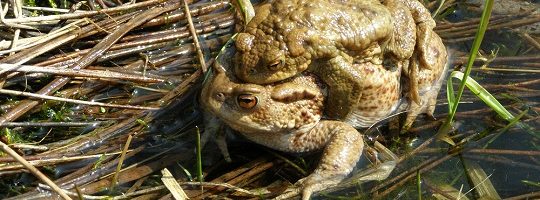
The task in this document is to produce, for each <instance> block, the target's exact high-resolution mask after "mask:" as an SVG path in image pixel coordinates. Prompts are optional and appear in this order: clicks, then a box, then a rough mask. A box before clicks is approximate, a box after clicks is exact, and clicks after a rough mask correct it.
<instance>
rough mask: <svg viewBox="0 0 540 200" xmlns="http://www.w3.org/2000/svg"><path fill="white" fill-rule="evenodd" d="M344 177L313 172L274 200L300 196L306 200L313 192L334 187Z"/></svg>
mask: <svg viewBox="0 0 540 200" xmlns="http://www.w3.org/2000/svg"><path fill="white" fill-rule="evenodd" d="M346 176H347V175H346V174H319V173H317V172H313V174H311V175H309V176H308V177H306V178H303V179H300V180H299V181H298V182H296V183H295V184H294V186H293V187H292V188H289V189H287V190H286V191H285V192H284V193H283V194H281V195H279V196H277V197H276V198H274V199H276V200H280V199H290V198H292V197H295V196H297V195H300V194H301V195H302V200H308V199H309V198H310V197H311V195H312V194H313V193H314V192H317V191H321V190H324V189H326V188H329V187H332V186H335V185H337V184H338V183H339V182H341V180H343V179H344V178H345V177H346Z"/></svg>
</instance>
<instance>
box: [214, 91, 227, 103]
mask: <svg viewBox="0 0 540 200" xmlns="http://www.w3.org/2000/svg"><path fill="white" fill-rule="evenodd" d="M216 99H217V100H218V101H225V95H224V94H223V93H221V92H219V93H217V94H216Z"/></svg>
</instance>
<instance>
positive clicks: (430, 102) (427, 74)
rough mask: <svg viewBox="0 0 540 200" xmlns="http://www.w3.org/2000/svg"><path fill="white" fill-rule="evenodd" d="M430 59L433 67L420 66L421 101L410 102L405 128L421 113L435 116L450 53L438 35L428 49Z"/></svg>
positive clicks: (416, 60) (429, 61) (428, 61)
mask: <svg viewBox="0 0 540 200" xmlns="http://www.w3.org/2000/svg"><path fill="white" fill-rule="evenodd" d="M427 50H428V51H429V55H430V56H429V57H430V59H428V60H427V63H428V64H429V65H430V68H431V69H427V68H420V69H419V71H418V78H417V81H418V82H417V83H418V89H419V91H420V94H421V95H420V102H419V104H417V103H415V102H409V108H408V110H409V111H408V113H407V117H406V119H405V123H404V125H403V130H404V131H406V130H407V129H408V128H410V127H411V125H412V124H413V122H414V120H415V119H416V117H417V116H418V115H419V114H421V113H426V114H427V115H429V116H433V112H434V111H435V105H436V103H437V95H438V94H439V91H440V89H441V87H442V84H443V82H444V80H445V79H446V70H447V68H448V66H447V61H448V54H447V52H446V47H445V46H444V44H443V43H442V40H441V38H440V37H438V36H437V35H435V34H434V35H433V37H432V39H431V41H430V45H429V47H428V49H427ZM411 62H419V61H418V59H412V61H411Z"/></svg>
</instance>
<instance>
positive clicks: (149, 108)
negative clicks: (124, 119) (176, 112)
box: [0, 89, 159, 124]
mask: <svg viewBox="0 0 540 200" xmlns="http://www.w3.org/2000/svg"><path fill="white" fill-rule="evenodd" d="M0 94H9V95H17V96H27V97H33V98H39V99H47V100H54V101H62V102H68V103H75V104H83V105H90V106H103V107H111V108H126V109H137V110H157V109H159V108H155V107H146V106H130V105H119V104H109V103H101V102H93V101H82V100H76V99H66V98H62V97H54V96H49V95H42V94H34V93H30V92H21V91H15V90H6V89H0ZM2 123H3V122H2ZM2 123H0V124H2Z"/></svg>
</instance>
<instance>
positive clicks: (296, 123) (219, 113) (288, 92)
mask: <svg viewBox="0 0 540 200" xmlns="http://www.w3.org/2000/svg"><path fill="white" fill-rule="evenodd" d="M232 51H234V49H232V48H230V47H228V48H226V49H225V51H224V52H223V54H221V55H220V56H219V57H218V59H217V61H216V65H214V66H213V74H212V75H211V76H209V77H208V79H207V80H206V82H205V84H204V86H203V90H202V94H201V99H200V102H201V104H202V106H203V107H204V108H205V110H206V111H208V112H210V113H211V114H213V115H214V116H215V117H217V118H219V120H221V121H222V122H224V123H225V124H227V125H229V126H230V127H231V128H233V129H235V130H237V131H239V132H240V133H241V134H242V135H243V136H245V137H246V138H247V139H249V140H251V141H254V142H256V143H259V144H262V145H264V146H267V147H270V148H273V149H277V150H280V151H285V152H293V153H303V152H311V151H315V150H319V149H324V150H323V155H322V158H321V160H320V163H319V164H318V165H317V168H316V169H315V170H314V172H313V173H312V174H310V175H309V176H308V177H306V178H304V179H302V180H300V181H299V182H298V183H297V184H296V185H297V187H296V188H297V190H295V191H294V192H292V194H295V193H300V192H301V193H302V196H303V198H304V199H308V198H309V196H310V195H311V193H313V192H316V191H320V190H322V189H325V188H327V187H329V186H332V185H335V184H337V183H339V182H340V181H341V180H343V179H344V178H345V177H346V176H347V175H348V174H349V173H350V172H351V171H352V169H353V168H354V166H355V165H356V163H357V161H358V159H359V158H360V156H361V154H362V149H363V145H364V144H363V139H362V135H361V134H360V133H359V132H358V131H357V130H356V129H355V128H354V126H356V127H365V126H369V125H371V124H372V123H374V122H376V121H378V120H380V119H382V118H384V117H386V116H388V115H389V114H391V113H392V112H393V111H394V110H395V109H396V108H398V105H399V98H400V91H401V90H400V87H399V75H400V73H401V72H400V71H399V70H395V71H393V72H392V73H388V71H387V70H386V69H384V67H383V66H382V65H374V64H371V63H364V64H356V65H357V66H355V68H354V69H356V70H359V72H357V73H358V74H359V75H360V76H361V77H362V79H361V80H366V81H368V83H365V84H363V85H364V86H365V88H362V91H363V95H362V97H363V98H364V99H362V100H363V101H366V104H363V105H361V106H359V107H357V108H356V110H357V112H353V113H354V115H351V116H349V117H348V118H347V123H345V122H343V121H334V120H324V119H322V117H323V109H324V100H325V96H326V88H325V87H324V84H323V83H321V82H318V81H317V80H318V79H317V78H316V76H313V75H309V74H308V75H305V74H303V75H300V76H295V77H293V78H291V79H287V80H286V81H283V82H278V83H274V84H268V85H256V84H249V83H243V82H241V81H239V80H237V79H236V78H235V76H234V74H232V73H231V70H230V67H228V64H229V63H230V62H229V60H228V58H229V55H231V54H232V53H233V52H232ZM276 99H277V100H276ZM210 119H211V120H216V118H210ZM215 128H217V126H215V125H210V126H207V128H206V130H207V131H205V137H209V136H210V134H212V132H214V131H216V130H212V129H215ZM218 142H223V141H218ZM218 144H221V146H222V147H221V148H222V150H225V151H224V153H225V154H227V153H226V148H224V147H223V146H224V143H218ZM226 157H228V156H227V155H226ZM289 194H291V193H288V194H285V196H281V197H279V198H286V197H289V196H287V195H289Z"/></svg>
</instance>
